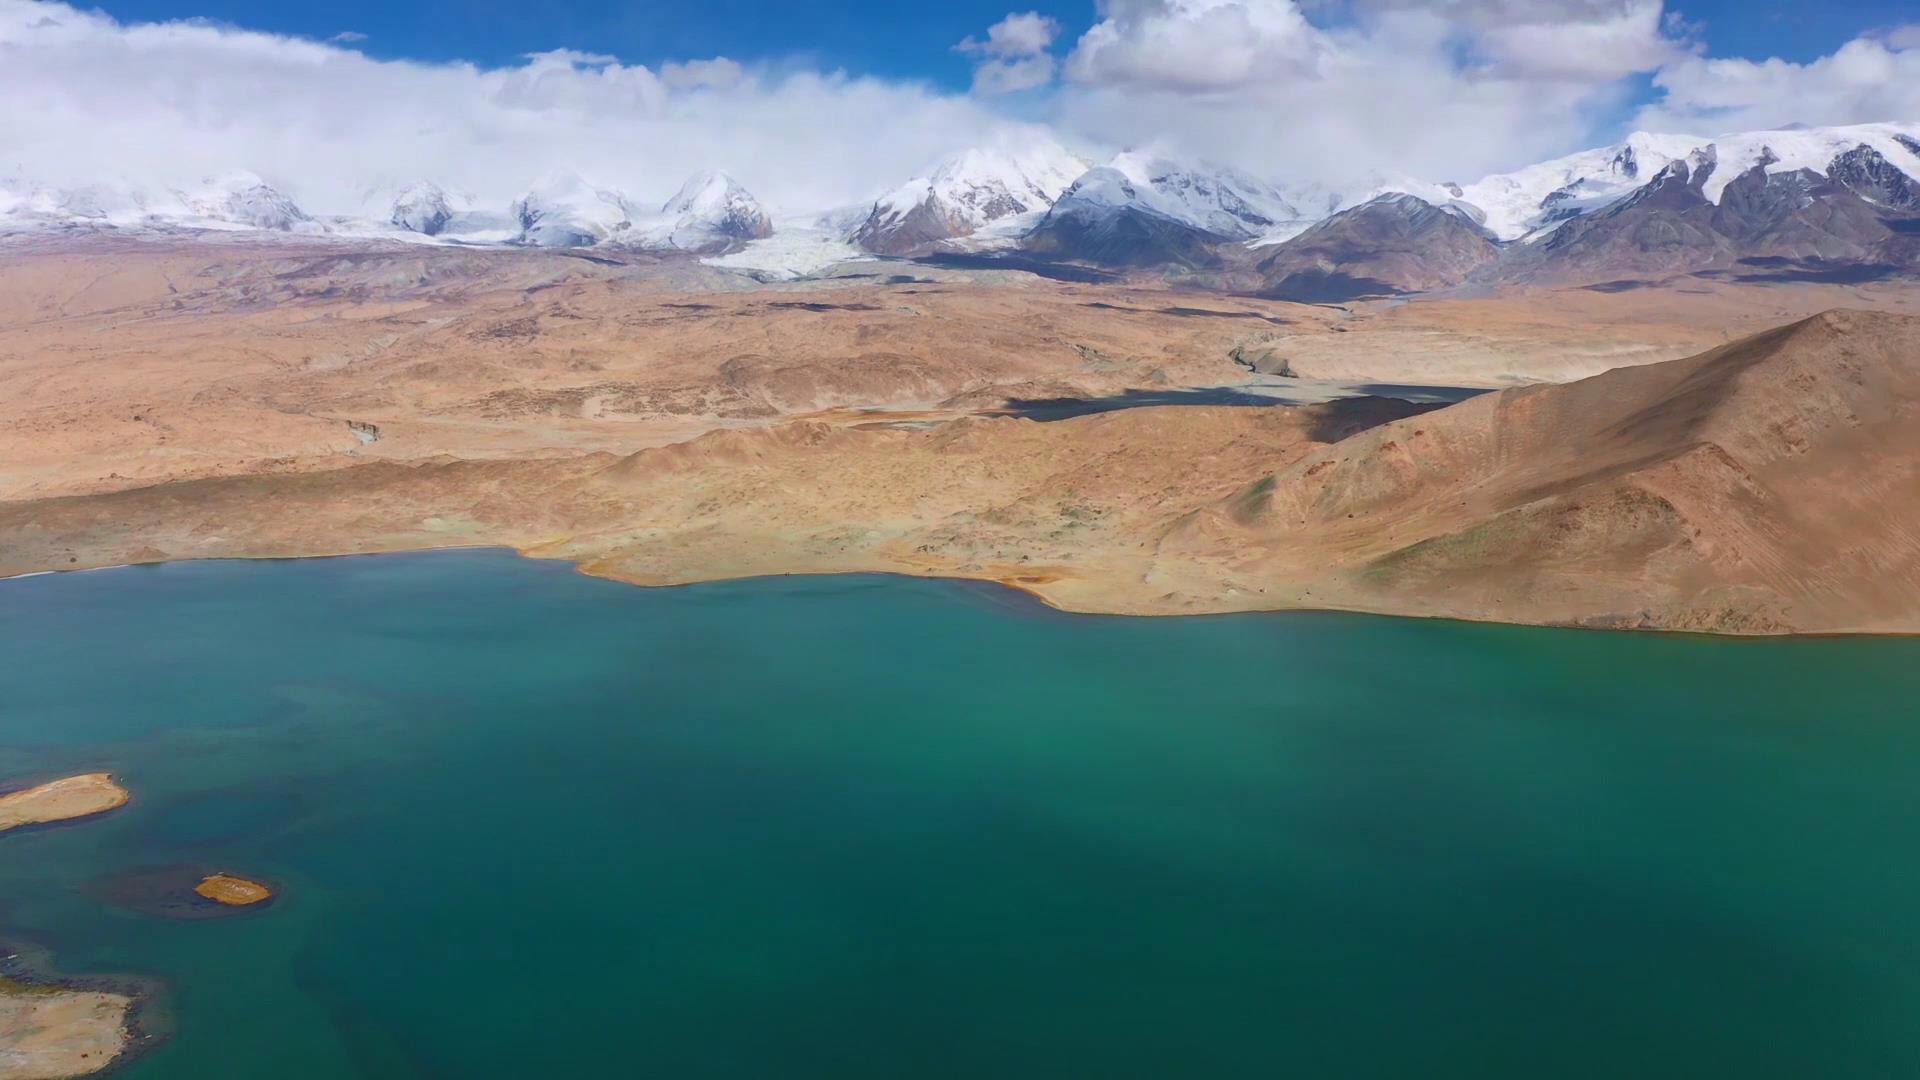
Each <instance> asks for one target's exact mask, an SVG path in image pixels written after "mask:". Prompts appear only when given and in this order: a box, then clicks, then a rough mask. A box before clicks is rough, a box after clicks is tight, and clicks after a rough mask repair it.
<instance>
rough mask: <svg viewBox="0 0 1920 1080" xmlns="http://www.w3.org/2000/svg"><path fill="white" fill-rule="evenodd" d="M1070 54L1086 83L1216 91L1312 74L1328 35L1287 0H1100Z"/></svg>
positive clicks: (1070, 64) (1323, 56)
mask: <svg viewBox="0 0 1920 1080" xmlns="http://www.w3.org/2000/svg"><path fill="white" fill-rule="evenodd" d="M1101 11H1102V14H1103V15H1105V18H1103V19H1101V20H1100V21H1099V22H1097V23H1095V24H1094V25H1093V28H1092V29H1090V30H1088V31H1087V32H1086V34H1085V35H1084V36H1083V37H1081V39H1080V42H1079V44H1077V45H1075V46H1074V49H1073V52H1072V53H1071V54H1070V55H1069V56H1068V57H1067V77H1068V78H1070V79H1072V80H1074V81H1075V82H1078V83H1081V84H1083V85H1089V86H1120V87H1127V88H1132V89H1146V90H1167V91H1173V92H1192V91H1214V90H1225V89H1232V88H1237V87H1245V86H1250V85H1254V84H1263V83H1272V82H1277V81H1280V80H1283V79H1286V78H1289V77H1295V76H1300V75H1309V74H1311V73H1312V71H1313V69H1314V68H1315V67H1316V66H1317V64H1318V63H1321V62H1324V61H1326V60H1327V59H1329V56H1328V53H1329V51H1330V48H1331V47H1330V45H1329V43H1328V40H1327V36H1326V35H1325V34H1323V33H1322V32H1321V31H1319V30H1318V29H1316V28H1315V27H1314V26H1313V25H1312V24H1311V23H1309V22H1308V21H1307V18H1306V15H1305V14H1304V13H1302V12H1301V10H1300V8H1299V6H1298V5H1297V4H1295V3H1293V2H1292V0H1104V2H1103V3H1102V4H1101Z"/></svg>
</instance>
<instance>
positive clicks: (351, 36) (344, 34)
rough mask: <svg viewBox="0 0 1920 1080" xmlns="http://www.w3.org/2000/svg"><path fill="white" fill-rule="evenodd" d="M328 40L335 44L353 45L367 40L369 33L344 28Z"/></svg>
mask: <svg viewBox="0 0 1920 1080" xmlns="http://www.w3.org/2000/svg"><path fill="white" fill-rule="evenodd" d="M327 40H328V41H330V42H332V43H333V44H335V45H352V44H355V43H357V42H361V41H365V40H367V35H365V34H363V33H361V32H360V31H358V30H342V31H340V32H339V33H337V34H335V35H333V36H332V37H330V38H328V39H327Z"/></svg>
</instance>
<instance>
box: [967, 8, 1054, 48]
mask: <svg viewBox="0 0 1920 1080" xmlns="http://www.w3.org/2000/svg"><path fill="white" fill-rule="evenodd" d="M1059 33H1060V24H1059V23H1058V22H1055V21H1054V20H1053V19H1051V18H1048V17H1047V16H1045V15H1042V14H1040V13H1039V12H1037V11H1022V12H1015V13H1013V14H1011V15H1008V16H1007V17H1006V18H1004V19H1001V20H1000V21H999V22H997V23H994V24H993V25H992V26H989V27H987V40H985V41H980V40H978V39H977V38H971V37H970V38H967V39H966V40H965V41H962V42H961V43H960V44H958V45H955V46H954V48H956V49H958V50H960V51H961V52H963V53H975V54H980V55H985V56H1014V57H1017V56H1033V55H1035V54H1036V53H1043V52H1046V51H1047V50H1048V49H1049V48H1051V47H1052V46H1053V39H1054V38H1055V37H1056V36H1057V35H1058V34H1059Z"/></svg>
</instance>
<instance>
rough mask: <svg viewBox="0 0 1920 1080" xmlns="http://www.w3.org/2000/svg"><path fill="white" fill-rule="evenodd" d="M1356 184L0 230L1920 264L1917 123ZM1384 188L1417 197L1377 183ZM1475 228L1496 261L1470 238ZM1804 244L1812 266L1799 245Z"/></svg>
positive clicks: (1091, 256) (1201, 173) (548, 243)
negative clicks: (822, 205)
mask: <svg viewBox="0 0 1920 1080" xmlns="http://www.w3.org/2000/svg"><path fill="white" fill-rule="evenodd" d="M1363 187H1364V190H1362V191H1361V192H1360V193H1359V194H1348V195H1345V196H1340V195H1336V194H1334V193H1332V192H1330V191H1327V190H1325V189H1316V188H1295V189H1284V190H1283V189H1281V188H1278V187H1276V186H1275V185H1273V184H1271V183H1268V182H1266V181H1264V180H1261V179H1259V178H1256V177H1251V176H1248V175H1245V174H1243V173H1239V172H1236V171H1234V170H1232V169H1227V168H1220V167H1215V166H1209V165H1201V164H1196V163H1191V162H1181V161H1177V160H1171V159H1169V158H1167V157H1164V156H1160V155H1156V154H1153V153H1147V152H1138V151H1134V152H1128V153H1123V154H1120V155H1118V156H1116V157H1114V158H1113V159H1112V160H1110V161H1108V162H1107V163H1106V164H1104V165H1101V166H1099V167H1097V168H1088V167H1086V162H1084V161H1082V160H1081V159H1079V158H1078V157H1075V156H1074V155H1073V154H1072V153H1070V152H1069V151H1067V150H1066V149H1064V148H1063V147H1061V146H1060V145H1059V144H1058V143H1057V142H1054V141H1052V140H1051V139H1047V138H1030V139H1028V140H1027V141H1026V142H1024V143H1020V144H1017V145H1016V144H1003V145H1000V146H994V147H984V148H976V149H973V150H968V151H965V152H962V153H959V154H956V155H953V156H952V157H950V158H947V159H946V160H944V161H942V162H941V163H940V164H939V165H938V166H937V167H935V168H932V169H929V170H927V171H926V172H925V173H924V174H923V175H921V176H918V177H916V178H914V179H913V180H911V181H909V182H908V183H906V184H904V185H902V186H900V187H899V188H897V189H895V190H894V191H892V192H890V193H888V194H887V195H886V196H884V197H882V198H881V199H880V200H878V201H877V202H872V203H865V204H860V205H858V206H856V207H844V208H842V209H840V210H835V211H829V212H826V213H824V214H822V213H792V214H790V215H788V216H785V217H783V218H781V219H780V228H779V230H778V231H779V233H780V236H779V238H778V239H777V240H776V239H775V238H774V234H775V231H776V230H775V224H774V218H773V215H772V214H771V213H769V211H768V209H767V208H765V207H763V206H762V205H761V204H760V203H759V201H758V200H756V199H755V198H754V197H753V195H752V194H750V193H749V192H747V191H746V190H745V188H743V187H742V186H741V185H740V184H739V183H738V182H736V181H735V180H733V179H732V178H730V177H728V176H727V175H726V174H725V173H720V172H702V173H699V174H696V175H695V176H694V177H692V178H691V179H689V180H688V181H687V182H686V183H685V184H684V185H682V187H681V188H680V190H679V192H678V193H676V194H675V195H674V196H673V197H672V198H671V199H668V200H666V202H665V204H664V205H660V209H659V210H658V211H657V212H655V211H649V210H643V209H641V208H640V206H639V204H638V203H636V202H635V201H634V200H633V199H631V198H629V197H627V196H626V195H625V194H623V193H622V192H620V191H619V190H617V189H614V188H610V187H607V186H604V185H602V184H597V183H593V182H589V181H588V180H586V179H584V178H582V177H581V176H579V175H577V174H574V173H570V172H554V173H549V174H548V175H547V176H546V177H544V178H543V179H542V180H540V181H539V182H538V183H535V184H533V185H532V186H531V187H530V188H529V189H528V190H527V191H526V192H525V194H524V195H522V196H521V197H520V198H519V199H517V200H514V201H513V202H512V203H511V206H507V205H506V200H504V199H503V200H500V201H499V202H497V203H492V204H489V205H487V206H484V207H483V206H479V205H476V203H475V201H474V200H473V199H472V198H471V197H469V196H464V195H460V194H456V193H454V192H453V191H451V190H450V189H449V188H448V187H446V186H444V185H442V184H439V183H434V182H429V181H427V180H424V179H423V180H420V181H416V182H413V183H409V184H406V185H404V186H399V185H395V186H385V187H377V188H375V189H373V190H372V191H370V192H368V193H366V194H365V195H364V196H363V199H362V201H361V203H360V205H359V207H358V211H357V212H356V213H351V214H348V215H345V216H338V217H334V216H328V217H320V216H316V215H314V214H311V213H310V212H309V211H308V210H307V208H305V207H303V206H301V205H300V204H299V203H298V202H296V201H295V200H294V199H293V198H292V197H290V196H289V194H288V193H286V192H285V191H282V190H280V189H278V188H276V187H275V186H274V185H272V184H269V183H268V182H267V181H266V180H264V179H262V178H261V177H260V176H258V175H255V174H253V173H250V172H235V173H231V174H227V175H224V176H220V177H216V178H214V179H209V180H203V181H199V182H197V183H193V184H184V185H172V184H160V183H153V182H143V181H141V180H138V179H124V178H103V179H100V180H97V181H93V182H87V183H77V184H66V185H59V184H46V183H38V182H33V181H31V180H29V179H26V178H20V177H13V178H5V177H0V233H4V234H9V235H11V234H18V233H23V232H35V231H43V230H49V229H57V230H83V231H97V230H108V229H123V230H157V231H162V232H179V231H189V230H197V231H225V232H264V233H291V234H295V235H301V236H305V235H314V234H322V233H324V234H329V235H332V236H334V237H336V238H338V239H340V240H342V241H348V242H351V241H356V240H363V239H379V240H383V241H393V240H405V241H409V242H414V243H459V244H467V245H475V244H519V245H528V246H541V247H590V246H595V245H602V244H604V245H608V246H610V247H616V248H620V249H625V250H629V251H647V252H658V253H662V254H670V253H688V254H699V255H703V256H709V257H712V258H715V259H724V260H725V261H724V263H717V265H726V266H730V267H736V268H740V269H748V270H754V271H758V272H765V273H770V274H774V275H785V276H792V275H796V274H805V273H810V272H813V271H814V270H816V269H818V268H821V267H824V266H826V265H830V264H831V263H833V262H836V261H844V260H845V259H846V258H852V257H858V256H857V255H856V254H855V253H856V252H857V251H860V250H863V249H864V250H865V251H868V252H878V253H882V254H917V253H921V252H925V251H928V250H930V249H934V248H940V249H949V250H950V249H965V250H969V251H973V252H989V251H993V250H996V249H999V248H1003V247H1010V246H1014V245H1018V246H1019V247H1021V248H1023V249H1025V251H1026V252H1027V253H1028V255H1029V256H1032V255H1038V256H1042V257H1047V258H1053V259H1061V260H1076V261H1084V262H1092V263H1102V264H1107V265H1110V266H1124V267H1134V268H1140V269H1149V268H1175V267H1178V268H1183V269H1185V270H1186V271H1192V272H1198V273H1197V274H1195V273H1190V274H1189V275H1188V280H1190V281H1193V282H1196V283H1201V284H1204V283H1205V282H1207V281H1214V282H1218V283H1221V284H1223V285H1230V286H1231V287H1234V288H1241V287H1245V284H1246V283H1247V282H1248V281H1249V280H1252V279H1258V281H1259V282H1261V283H1264V284H1265V285H1267V286H1275V283H1276V282H1282V281H1292V282H1293V283H1294V284H1296V285H1298V284H1300V283H1302V282H1305V283H1306V285H1310V286H1312V288H1313V289H1321V285H1322V284H1326V285H1327V287H1328V289H1332V288H1333V287H1334V286H1338V287H1340V288H1345V287H1346V286H1347V285H1348V284H1352V283H1353V282H1356V281H1358V279H1360V278H1363V277H1364V278H1367V279H1369V280H1370V281H1373V282H1374V283H1375V285H1378V284H1379V283H1384V284H1385V285H1387V286H1391V287H1393V288H1396V289H1402V290H1417V289H1432V288H1439V287H1445V284H1444V283H1446V282H1448V281H1452V280H1454V279H1456V278H1458V279H1461V280H1459V281H1458V282H1456V283H1462V284H1472V283H1498V282H1511V281H1521V280H1542V281H1545V280H1575V279H1590V280H1594V281H1602V280H1605V281H1614V280H1621V281H1624V280H1629V279H1632V280H1636V281H1637V280H1642V279H1648V278H1652V277H1667V276H1672V275H1673V274H1686V273H1701V272H1706V273H1717V274H1744V275H1747V276H1749V277H1750V276H1752V275H1753V274H1754V273H1756V271H1754V270H1753V269H1752V268H1751V267H1752V266H1754V265H1757V264H1756V263H1755V260H1760V261H1762V262H1766V263H1769V264H1778V263H1783V262H1784V263H1793V264H1794V265H1795V266H1796V267H1798V269H1796V270H1795V271H1794V272H1818V273H1822V274H1831V273H1833V272H1834V269H1833V268H1834V267H1835V266H1854V267H1858V268H1860V269H1859V270H1858V272H1859V273H1866V272H1868V271H1869V270H1870V271H1871V272H1872V273H1875V274H1881V273H1904V272H1910V271H1915V270H1920V123H1882V124H1862V125H1854V126H1850V127H1832V128H1799V127H1795V128H1787V129H1781V130H1774V131H1758V132H1743V133H1735V134H1730V135H1721V136H1716V137H1712V138H1703V137H1698V136H1691V135H1660V134H1648V133H1636V134H1634V135H1631V136H1628V137H1627V138H1626V139H1624V140H1622V141H1621V142H1619V143H1615V144H1613V145H1610V146H1603V147H1597V148H1594V149H1591V150H1585V151H1581V152H1580V153H1577V154H1569V155H1567V156H1565V157H1561V158H1556V159H1554V160H1552V161H1545V162H1541V163H1539V164H1536V165H1530V166H1527V167H1526V168H1522V169H1517V170H1514V171H1512V172H1505V173H1496V174H1493V175H1490V176H1486V177H1483V178H1481V179H1480V180H1477V181H1475V182H1473V183H1470V184H1464V185H1462V184H1451V183H1431V182H1427V181H1424V180H1415V179H1407V178H1404V177H1399V178H1376V180H1375V181H1373V182H1372V183H1371V184H1370V185H1363ZM1399 194H1405V195H1409V196H1412V197H1414V199H1415V200H1417V201H1416V202H1407V201H1404V200H1399V199H1386V200H1383V199H1382V196H1386V195H1399ZM655 205H657V204H655ZM792 209H802V208H792ZM1427 209H1433V210H1436V211H1438V212H1441V213H1444V214H1445V215H1447V217H1448V218H1449V219H1451V220H1443V219H1441V218H1436V217H1434V216H1433V215H1431V214H1428V213H1427V212H1426V210H1427ZM1362 211H1364V212H1362ZM1321 222H1325V223H1326V224H1327V226H1328V227H1326V228H1319V227H1318V225H1317V223H1321ZM1456 223H1458V224H1459V225H1460V226H1462V227H1460V228H1456V227H1455V224H1456ZM1479 239H1484V240H1486V242H1487V243H1489V244H1492V245H1493V250H1494V251H1495V252H1497V257H1496V258H1493V259H1491V260H1483V259H1482V258H1481V256H1482V255H1483V254H1484V252H1483V251H1482V250H1481V245H1480V244H1479V243H1478V240H1479ZM1808 260H1818V261H1821V262H1822V263H1823V265H1822V266H1819V267H1811V268H1809V267H1807V266H1801V265H1800V264H1802V263H1806V262H1807V261H1808ZM1337 264H1343V265H1337ZM1853 272H1854V271H1848V273H1853ZM1302 275H1304V276H1302ZM1343 275H1344V276H1343ZM1599 275H1604V276H1599ZM1323 279H1324V281H1323ZM1349 279H1351V280H1349ZM1822 280H1824V279H1822ZM1375 285H1370V286H1369V287H1375ZM1291 287H1292V286H1289V288H1291ZM1303 287H1304V286H1303ZM1356 287H1357V286H1356ZM1322 291H1323V292H1324V291H1326V290H1322Z"/></svg>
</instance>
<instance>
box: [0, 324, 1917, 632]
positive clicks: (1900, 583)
mask: <svg viewBox="0 0 1920 1080" xmlns="http://www.w3.org/2000/svg"><path fill="white" fill-rule="evenodd" d="M1916 409H1920V319H1914V318H1912V317H1906V316H1898V315H1887V314H1879V313H1870V312H1835V313H1830V314H1826V315H1822V316H1818V317H1815V318H1813V319H1809V320H1806V321H1803V322H1800V323H1796V324H1793V325H1790V326H1787V327H1783V328H1780V329H1777V330H1773V331H1768V332H1766V333H1763V334H1760V335H1758V336H1756V337H1752V338H1749V339H1746V340H1743V341H1740V342H1737V343H1735V344H1733V345H1729V346H1725V347H1722V348H1719V349H1715V350H1712V351H1709V352H1707V353H1704V354H1701V355H1699V356H1695V357H1692V358H1688V359H1683V360H1677V361H1670V362H1666V363H1660V364H1653V365H1648V366H1644V367H1638V368H1626V369H1619V370H1615V371H1612V372H1608V373H1606V374H1603V375H1599V376H1596V377H1593V378H1589V379H1586V380H1584V381H1581V382H1576V383H1570V384H1565V385H1552V386H1547V385H1543V386H1530V387H1524V388H1518V389H1513V390H1508V391H1503V392H1500V393H1498V394H1492V395H1487V396H1483V397H1480V398H1476V399H1473V400H1471V401H1468V402H1464V403H1462V404H1459V405H1455V406H1451V407H1448V408H1445V409H1439V410H1437V411H1436V410H1434V409H1433V408H1432V407H1430V406H1416V405H1410V404H1407V403H1405V402H1399V401H1393V400H1390V399H1384V398H1360V399H1352V400H1347V401H1339V402H1333V403H1329V404H1325V405H1315V406H1307V407H1289V406H1276V407H1273V408H1203V407H1162V408H1138V409H1130V410H1126V411H1122V412H1115V413H1108V414H1104V415H1097V416H1088V417H1082V418H1079V419H1074V420H1067V421H1062V422H1058V423H1046V424H1042V423H1035V422H1033V421H1029V420H1021V419H1013V418H1007V417H1000V418H989V417H961V418H957V419H955V418H948V417H944V416H941V415H938V414H919V415H914V416H911V417H909V418H907V419H904V420H902V419H894V418H888V417H884V416H882V417H877V418H876V417H870V416H867V417H863V416H861V415H860V414H846V413H841V414H823V415H822V417H821V418H819V419H805V420H793V421H786V420H775V421H772V422H767V423H763V424H761V425H758V426H755V427H752V428H745V429H727V430H716V431H711V432H709V433H707V434H705V435H702V436H699V437H697V438H694V439H691V440H687V441H683V442H680V443H678V444H673V445H666V446H655V447H647V448H642V449H640V450H637V451H633V452H629V453H624V454H622V453H613V452H607V451H604V450H587V451H585V452H579V451H574V452H565V453H557V452H549V453H545V454H537V455H535V454H530V455H524V456H517V457H495V458H487V459H462V458H459V457H454V456H447V455H443V456H439V457H433V458H424V459H416V460H412V461H407V462H400V461H371V462H365V463H356V464H347V465H344V467H333V468H327V467H324V466H323V465H309V466H308V467H304V468H298V469H291V470H283V471H277V472H269V473H256V474H250V475H240V476H214V477H205V478H200V479H194V480H187V481H179V482H169V483H162V484H157V485H148V486H134V487H130V488H128V489H125V490H121V491H117V492H110V493H104V494H97V495H80V496H69V497H60V498H47V499H30V500H18V501H14V502H11V503H0V573H18V572H24V571H32V570H41V569H60V568H73V567H83V566H94V565H106V564H112V563H119V562H127V561H141V560H153V559H164V558H188V557H205V556H228V555H231V556H265V555H312V554H328V553H344V552H355V551H384V550H401V549H411V548H425V547H438V546H452V545H468V544H508V545H512V546H514V547H517V548H520V549H522V550H525V551H527V552H529V553H531V554H535V555H541V556H549V557H558V558H566V559H570V560H574V561H576V562H578V563H580V564H581V565H582V566H583V568H585V569H586V570H588V571H589V572H591V573H595V574H601V575H605V576H609V577H616V578H620V579H622V580H628V581H633V582H638V583H643V584H667V583H675V582H686V581H695V580H702V579H710V578H719V577H730V576H740V575H749V574H769V573H787V572H835V571H860V570H880V571H895V572H904V573H915V574H941V575H955V576H964V577H979V578H988V579H994V580H1000V581H1005V582H1008V583H1010V584H1015V585H1018V586H1020V587H1023V588H1027V589H1030V590H1032V591H1034V592H1036V593H1038V594H1040V595H1042V596H1045V597H1046V598H1048V599H1049V600H1051V601H1053V602H1054V603H1057V604H1059V605H1061V606H1063V607H1068V608H1072V609H1076V610H1086V611H1113V612H1128V613H1141V614H1170V613H1184V612H1208V611H1230V610H1248V609H1266V608H1284V607H1298V606H1306V607H1337V608H1352V609H1360V610H1370V611H1383V612H1398V613H1411V614H1425V615H1451V616H1460V617H1467V618H1479V619H1499V620H1506V621H1515V622H1536V623H1574V624H1585V625H1600V626H1622V627H1629V626H1630V627H1649V628H1678V629H1703V630H1714V631H1722V632H1736V633H1769V632H1789V631H1842V630H1862V631H1913V630H1920V420H1917V419H1916ZM347 460H349V461H351V460H352V459H351V458H348V459H347Z"/></svg>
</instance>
